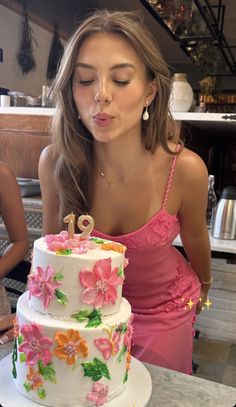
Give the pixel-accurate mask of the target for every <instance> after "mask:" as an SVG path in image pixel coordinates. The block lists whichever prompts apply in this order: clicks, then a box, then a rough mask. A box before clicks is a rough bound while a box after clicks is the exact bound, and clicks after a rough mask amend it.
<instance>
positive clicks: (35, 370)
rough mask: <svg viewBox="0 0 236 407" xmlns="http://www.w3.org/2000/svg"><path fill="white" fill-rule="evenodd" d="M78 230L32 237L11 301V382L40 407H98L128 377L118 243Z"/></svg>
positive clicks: (128, 332)
mask: <svg viewBox="0 0 236 407" xmlns="http://www.w3.org/2000/svg"><path fill="white" fill-rule="evenodd" d="M82 235H83V234H77V235H76V234H73V236H71V235H70V234H69V230H68V232H66V231H63V232H61V233H60V234H58V235H48V236H45V237H42V238H40V239H37V240H36V241H35V242H34V249H33V260H32V270H31V273H30V276H29V284H28V288H29V290H28V291H27V292H25V293H24V294H23V295H22V296H21V297H20V299H19V300H18V304H17V313H16V320H15V324H14V347H13V355H12V362H13V369H12V374H13V377H14V383H15V386H16V388H17V389H18V391H19V392H20V393H21V394H23V395H24V396H25V397H27V398H29V399H30V400H32V401H34V402H37V403H40V404H43V405H47V406H73V407H85V406H88V407H89V406H101V405H104V404H106V403H107V402H109V401H110V400H112V399H114V398H115V397H117V396H119V395H120V394H121V393H122V392H123V390H124V389H125V387H126V384H127V381H128V379H129V368H130V360H131V356H130V350H131V337H132V331H133V328H132V314H131V307H130V304H129V303H128V302H127V301H126V300H125V299H124V298H122V284H123V282H124V268H125V266H126V263H127V259H125V247H124V246H122V245H121V244H117V243H114V242H111V241H106V240H103V239H98V238H93V237H91V235H90V234H88V235H87V236H85V235H83V236H82Z"/></svg>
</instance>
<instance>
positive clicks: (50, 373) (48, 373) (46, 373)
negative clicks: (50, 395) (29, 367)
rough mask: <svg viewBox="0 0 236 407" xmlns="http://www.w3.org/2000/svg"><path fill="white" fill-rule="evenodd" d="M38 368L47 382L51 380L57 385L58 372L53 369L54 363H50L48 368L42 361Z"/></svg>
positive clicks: (39, 362)
mask: <svg viewBox="0 0 236 407" xmlns="http://www.w3.org/2000/svg"><path fill="white" fill-rule="evenodd" d="M38 368H39V371H40V373H41V375H42V376H43V377H44V379H45V380H49V381H50V382H52V383H56V382H57V380H56V372H55V370H54V368H53V364H52V363H48V364H47V365H46V366H45V365H44V364H43V363H42V360H39V361H38Z"/></svg>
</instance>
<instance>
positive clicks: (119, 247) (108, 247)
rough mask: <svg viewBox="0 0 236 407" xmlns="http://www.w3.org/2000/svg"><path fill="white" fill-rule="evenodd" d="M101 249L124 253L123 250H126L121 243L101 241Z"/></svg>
mask: <svg viewBox="0 0 236 407" xmlns="http://www.w3.org/2000/svg"><path fill="white" fill-rule="evenodd" d="M101 249H103V250H114V251H115V252H118V253H124V252H125V250H126V247H125V246H124V245H123V244H117V243H103V244H102V245H101Z"/></svg>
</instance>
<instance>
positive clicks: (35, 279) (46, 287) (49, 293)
mask: <svg viewBox="0 0 236 407" xmlns="http://www.w3.org/2000/svg"><path fill="white" fill-rule="evenodd" d="M53 274H54V270H53V268H52V267H51V266H48V267H47V268H46V269H43V268H42V267H40V266H38V267H36V269H35V273H34V274H31V275H30V276H29V298H31V296H34V297H39V298H42V300H43V306H44V308H48V305H49V303H50V301H51V300H52V299H53V296H54V293H55V290H56V289H57V288H58V287H60V285H61V284H62V281H56V280H54V278H53Z"/></svg>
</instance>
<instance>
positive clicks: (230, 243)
mask: <svg viewBox="0 0 236 407" xmlns="http://www.w3.org/2000/svg"><path fill="white" fill-rule="evenodd" d="M209 237H210V244H211V250H212V251H215V252H224V253H233V254H234V253H236V240H235V239H234V240H229V239H214V238H213V237H212V236H210V235H209ZM173 244H174V245H175V246H182V242H181V238H180V236H179V235H178V236H177V237H176V239H175V240H174V242H173Z"/></svg>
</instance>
